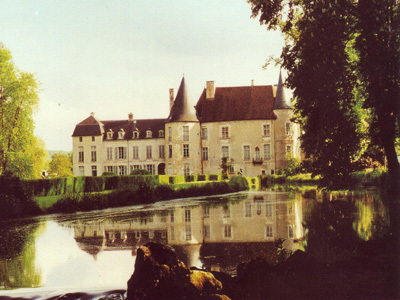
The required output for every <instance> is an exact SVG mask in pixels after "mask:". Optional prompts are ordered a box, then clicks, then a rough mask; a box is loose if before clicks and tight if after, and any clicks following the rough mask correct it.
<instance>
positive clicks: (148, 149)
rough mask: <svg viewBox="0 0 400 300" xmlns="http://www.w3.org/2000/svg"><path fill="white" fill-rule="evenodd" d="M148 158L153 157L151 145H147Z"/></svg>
mask: <svg viewBox="0 0 400 300" xmlns="http://www.w3.org/2000/svg"><path fill="white" fill-rule="evenodd" d="M146 158H147V159H149V158H152V147H151V146H146Z"/></svg>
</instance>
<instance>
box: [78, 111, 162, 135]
mask: <svg viewBox="0 0 400 300" xmlns="http://www.w3.org/2000/svg"><path fill="white" fill-rule="evenodd" d="M165 121H166V119H142V120H132V121H130V120H115V121H99V120H97V119H96V118H94V117H93V116H90V117H89V118H87V119H85V120H83V121H82V122H80V123H79V124H78V125H76V126H75V130H74V133H73V134H72V136H99V135H102V134H103V133H106V132H108V131H110V129H111V130H112V131H113V132H114V134H113V138H112V139H113V140H117V139H118V132H119V131H120V130H121V129H123V130H124V131H125V135H124V140H129V139H132V137H133V131H135V130H138V131H139V139H146V131H147V130H151V132H152V138H158V137H159V131H160V130H164V123H165ZM103 140H107V134H104V136H103Z"/></svg>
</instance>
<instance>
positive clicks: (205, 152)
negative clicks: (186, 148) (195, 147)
mask: <svg viewBox="0 0 400 300" xmlns="http://www.w3.org/2000/svg"><path fill="white" fill-rule="evenodd" d="M201 159H202V160H208V147H202V148H201Z"/></svg>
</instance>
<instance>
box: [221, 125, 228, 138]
mask: <svg viewBox="0 0 400 300" xmlns="http://www.w3.org/2000/svg"><path fill="white" fill-rule="evenodd" d="M221 137H222V138H223V139H228V138H229V127H228V126H223V127H221Z"/></svg>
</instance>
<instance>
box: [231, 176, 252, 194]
mask: <svg viewBox="0 0 400 300" xmlns="http://www.w3.org/2000/svg"><path fill="white" fill-rule="evenodd" d="M228 184H229V187H230V188H231V189H232V190H233V191H244V190H248V189H249V183H248V182H247V179H246V177H243V176H233V177H231V179H230V180H229V183H228Z"/></svg>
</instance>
